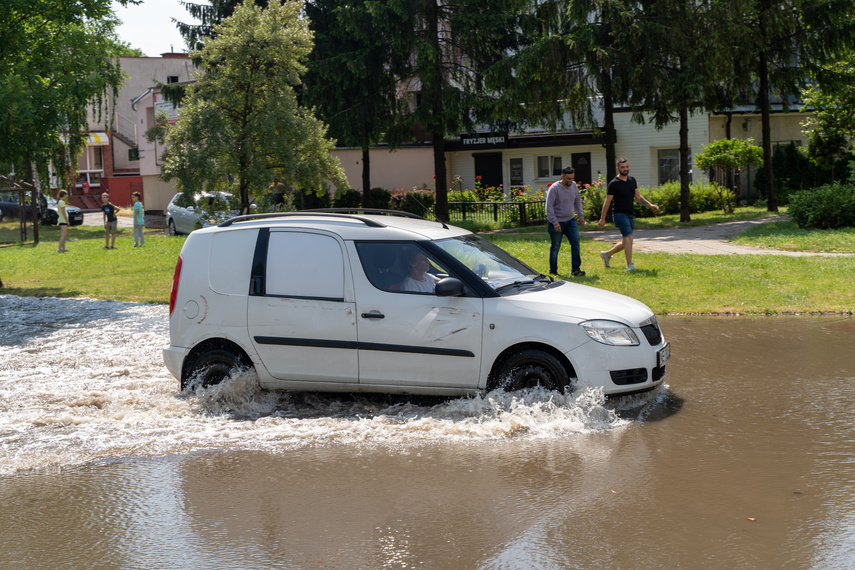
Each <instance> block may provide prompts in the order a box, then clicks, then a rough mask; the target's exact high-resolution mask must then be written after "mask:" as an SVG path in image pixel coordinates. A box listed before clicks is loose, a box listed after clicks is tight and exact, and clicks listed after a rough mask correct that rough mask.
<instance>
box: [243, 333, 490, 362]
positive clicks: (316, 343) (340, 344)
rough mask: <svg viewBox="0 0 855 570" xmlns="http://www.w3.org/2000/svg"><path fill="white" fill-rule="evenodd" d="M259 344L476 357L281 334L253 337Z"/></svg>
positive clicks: (459, 352)
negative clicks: (286, 336) (289, 336)
mask: <svg viewBox="0 0 855 570" xmlns="http://www.w3.org/2000/svg"><path fill="white" fill-rule="evenodd" d="M253 339H254V340H255V342H257V343H258V344H277V345H281V346H308V347H314V348H347V349H350V350H377V351H380V352H406V353H412V354H435V355H438V356H465V357H468V358H474V357H475V354H474V353H472V352H471V351H469V350H460V349H456V348H435V347H429V346H405V345H401V344H381V343H376V342H357V341H350V340H320V339H310V338H284V337H280V336H256V337H253Z"/></svg>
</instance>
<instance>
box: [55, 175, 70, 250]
mask: <svg viewBox="0 0 855 570" xmlns="http://www.w3.org/2000/svg"><path fill="white" fill-rule="evenodd" d="M67 197H68V192H66V191H65V190H60V191H59V194H58V195H57V197H56V198H57V199H56V213H57V215H58V216H59V220H58V222H59V249H57V250H56V251H57V252H58V253H65V252H66V251H68V250H67V249H65V237H66V236H67V235H68V213H67V212H66V210H65V208H66V204H65V199H66V198H67Z"/></svg>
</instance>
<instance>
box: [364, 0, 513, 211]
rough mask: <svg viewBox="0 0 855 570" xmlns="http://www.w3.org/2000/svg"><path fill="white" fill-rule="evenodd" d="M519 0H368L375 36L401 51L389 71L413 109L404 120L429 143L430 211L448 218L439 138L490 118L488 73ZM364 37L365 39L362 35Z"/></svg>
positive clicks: (509, 38)
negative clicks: (432, 201)
mask: <svg viewBox="0 0 855 570" xmlns="http://www.w3.org/2000/svg"><path fill="white" fill-rule="evenodd" d="M524 3H525V2H524V1H523V0H366V3H365V6H366V9H367V11H368V13H369V14H370V15H371V18H372V21H373V22H374V26H373V27H371V28H366V29H365V30H362V31H361V33H362V34H365V35H368V36H373V35H377V34H379V35H380V37H382V38H385V39H386V41H388V42H389V43H390V45H391V50H392V53H395V54H401V55H403V56H405V57H400V58H398V59H397V60H396V61H394V62H393V65H392V66H390V68H389V72H390V73H391V74H392V75H393V76H394V77H395V78H396V79H397V81H398V82H399V86H400V90H401V92H403V93H404V94H405V96H407V97H408V100H407V103H408V104H409V105H410V106H411V113H410V115H409V124H410V125H411V126H412V127H413V128H414V129H415V130H417V131H418V130H423V131H424V132H426V133H428V135H429V138H430V140H431V142H432V145H433V162H434V179H435V183H436V216H437V217H438V218H440V219H442V220H447V219H448V182H447V172H446V165H445V139H446V137H447V136H448V135H449V134H457V133H460V132H473V131H474V130H475V129H476V127H477V125H479V124H486V123H489V122H491V121H492V120H493V119H494V118H495V113H494V109H495V94H494V93H491V92H490V90H489V89H488V86H487V84H486V83H485V80H484V76H485V72H486V70H488V69H490V67H491V66H493V65H495V64H496V63H497V62H498V61H500V60H501V59H502V58H504V57H505V56H506V55H507V54H508V53H511V52H512V51H514V50H515V49H516V48H517V47H518V45H519V41H520V26H519V14H520V13H521V6H522V5H523V4H524ZM363 39H370V37H369V38H363Z"/></svg>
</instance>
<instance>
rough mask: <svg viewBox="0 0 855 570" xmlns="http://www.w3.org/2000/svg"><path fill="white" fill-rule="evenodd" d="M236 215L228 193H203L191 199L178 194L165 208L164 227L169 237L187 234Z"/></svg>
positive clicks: (236, 212)
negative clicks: (167, 230)
mask: <svg viewBox="0 0 855 570" xmlns="http://www.w3.org/2000/svg"><path fill="white" fill-rule="evenodd" d="M238 213H239V212H238V211H237V210H236V209H235V208H234V206H233V204H232V195H231V194H229V193H228V192H204V193H201V194H196V195H195V196H194V197H193V198H190V197H188V196H185V195H184V194H182V193H181V192H179V193H178V194H176V195H175V196H173V197H172V200H170V201H169V205H167V206H166V227H167V228H168V229H169V235H171V236H174V235H176V234H189V233H190V232H192V231H194V230H198V229H200V228H206V227H208V226H212V225H217V224H219V223H221V222H224V221H226V220H227V219H229V218H232V217H234V216H235V215H237V214H238Z"/></svg>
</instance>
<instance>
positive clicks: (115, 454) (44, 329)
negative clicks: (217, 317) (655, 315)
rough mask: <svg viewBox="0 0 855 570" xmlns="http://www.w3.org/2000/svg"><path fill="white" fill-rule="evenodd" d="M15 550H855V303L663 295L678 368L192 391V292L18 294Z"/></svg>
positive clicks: (814, 557)
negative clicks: (392, 395)
mask: <svg viewBox="0 0 855 570" xmlns="http://www.w3.org/2000/svg"><path fill="white" fill-rule="evenodd" d="M0 310H2V314H3V317H4V323H20V324H18V325H9V326H6V325H4V327H3V329H2V331H0V352H2V360H1V361H0V509H2V513H3V516H2V517H0V567H3V568H7V567H10V568H11V567H21V568H41V567H56V568H199V567H205V568H235V567H240V568H591V567H621V568H650V567H668V568H696V567H709V568H724V567H740V568H748V567H751V568H781V567H786V568H848V567H851V566H852V565H853V563H855V493H853V491H855V489H853V485H855V476H853V474H855V469H853V463H855V437H853V435H855V428H853V427H852V426H853V425H854V424H855V412H853V410H852V409H851V408H852V407H851V402H852V401H853V400H855V398H853V397H855V358H854V357H853V356H852V348H851V347H852V345H853V342H855V319H853V318H851V317H823V318H818V317H817V318H811V317H765V318H746V317H739V318H701V317H691V318H689V317H686V318H677V317H671V318H663V319H661V322H662V327H663V331H664V333H665V335H666V337H667V338H668V339H669V341H670V342H671V343H672V345H673V349H674V357H673V358H672V361H671V362H670V363H669V372H668V376H667V378H666V382H667V387H666V388H664V389H660V390H657V391H656V392H653V393H650V394H648V395H646V396H643V397H636V398H632V399H629V400H619V401H608V402H606V401H604V400H603V399H602V398H601V397H600V396H599V395H598V394H596V393H585V394H573V395H571V396H569V397H564V396H561V395H558V394H554V393H548V392H528V393H518V394H491V395H488V396H486V397H484V398H474V399H458V400H450V401H443V402H415V403H413V402H407V401H402V400H397V401H396V400H391V399H388V398H365V397H360V398H348V397H345V396H336V397H333V396H317V395H290V396H289V395H282V394H269V393H264V392H260V391H259V390H258V389H257V388H256V387H255V385H254V382H253V378H252V377H251V376H250V377H239V378H236V379H233V380H232V381H230V382H228V383H227V384H225V385H223V386H221V387H218V388H216V389H212V390H210V391H206V392H199V393H196V394H180V393H178V392H177V390H178V383H177V381H175V380H174V379H172V378H171V377H170V376H169V374H168V372H167V371H166V370H165V368H163V365H162V363H161V360H160V349H161V348H162V347H163V345H165V344H166V342H167V341H166V334H167V333H166V319H165V313H166V309H165V307H162V306H148V305H137V304H129V303H116V302H105V301H90V300H68V299H66V300H60V299H19V298H16V297H10V296H0Z"/></svg>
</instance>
